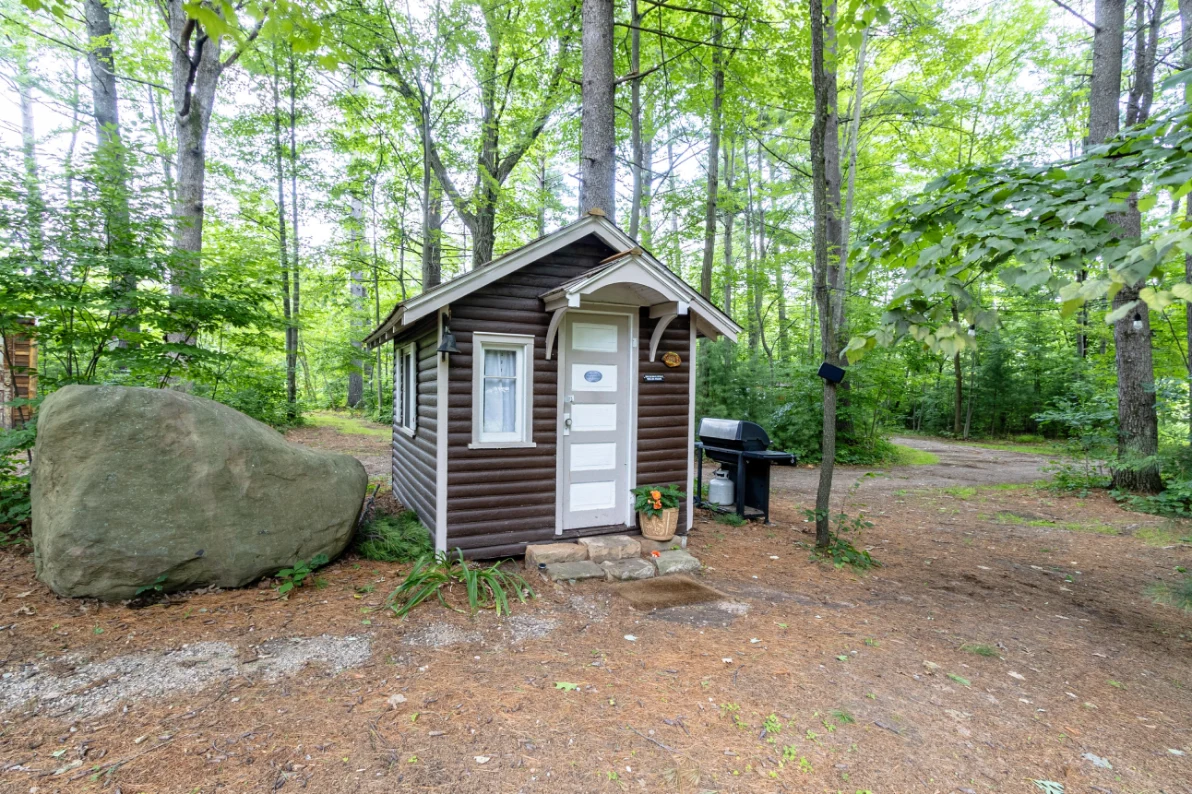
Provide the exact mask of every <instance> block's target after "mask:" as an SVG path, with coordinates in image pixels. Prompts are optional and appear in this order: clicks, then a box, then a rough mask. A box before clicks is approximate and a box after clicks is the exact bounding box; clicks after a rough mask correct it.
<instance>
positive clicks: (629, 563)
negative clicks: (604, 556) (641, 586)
mask: <svg viewBox="0 0 1192 794" xmlns="http://www.w3.org/2000/svg"><path fill="white" fill-rule="evenodd" d="M600 567H601V568H603V569H604V570H605V572H606V574H607V575H608V580H609V581H610V582H632V581H635V580H637V579H649V578H651V577H652V576H654V574H655V572H656V569H655V568H654V563H652V562H650V561H649V560H643V559H642V558H641V557H630V558H628V559H624V560H607V561H605V562H602V563H600Z"/></svg>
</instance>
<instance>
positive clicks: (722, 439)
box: [695, 417, 796, 524]
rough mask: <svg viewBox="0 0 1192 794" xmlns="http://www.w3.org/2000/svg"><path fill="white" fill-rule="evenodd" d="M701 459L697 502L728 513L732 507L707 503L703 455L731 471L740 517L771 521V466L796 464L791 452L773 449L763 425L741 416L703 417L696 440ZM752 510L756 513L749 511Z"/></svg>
mask: <svg viewBox="0 0 1192 794" xmlns="http://www.w3.org/2000/svg"><path fill="white" fill-rule="evenodd" d="M695 449H696V455H697V458H698V461H699V466H698V469H697V471H698V475H697V477H698V480H697V483H696V492H695V495H696V505H697V506H699V507H705V508H707V509H709V510H715V511H717V512H722V513H727V512H733V511H732V509H731V508H727V507H724V506H722V505H714V504H711V503H710V502H704V500H703V490H704V455H705V454H706V455H707V456H708V457H709V458H711V459H712V460H714V461H716V462H717V463H719V464H720V467H721V468H723V469H726V470H727V471H728V476H729V479H730V480H732V481H733V495H734V496H735V497H736V500H737V504H736V511H735V512H736V513H737V515H739V516H740V517H741V518H763V519H765V522H766V523H767V524H769V523H770V467H771V466H775V465H777V466H794V465H795V462H796V461H795V456H794V455H793V454H791V453H790V452H779V451H778V450H772V449H770V436H769V435H767V434H766V431H765V430H764V429H762V426H761V425H759V424H755V423H754V422H746V421H744V420H742V419H713V418H711V417H708V418H706V419H702V420H700V423H699V441H697V442H696V443H695ZM750 509H752V510H753V512H752V513H750V512H747V511H748V510H750Z"/></svg>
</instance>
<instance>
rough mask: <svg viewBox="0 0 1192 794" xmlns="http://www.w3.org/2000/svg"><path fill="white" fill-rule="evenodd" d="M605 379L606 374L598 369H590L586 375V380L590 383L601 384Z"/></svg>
mask: <svg viewBox="0 0 1192 794" xmlns="http://www.w3.org/2000/svg"><path fill="white" fill-rule="evenodd" d="M603 379H604V373H603V372H601V371H600V370H598V369H590V370H588V371H587V372H585V373H584V380H586V381H587V382H588V383H599V382H600V381H601V380H603Z"/></svg>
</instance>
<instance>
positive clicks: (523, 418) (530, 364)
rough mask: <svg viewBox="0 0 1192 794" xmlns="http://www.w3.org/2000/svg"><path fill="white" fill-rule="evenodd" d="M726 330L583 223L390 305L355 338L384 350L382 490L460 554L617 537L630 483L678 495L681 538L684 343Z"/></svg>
mask: <svg viewBox="0 0 1192 794" xmlns="http://www.w3.org/2000/svg"><path fill="white" fill-rule="evenodd" d="M740 330H741V329H740V328H739V327H738V326H737V325H736V324H735V323H734V322H733V321H732V320H731V319H729V318H728V317H727V316H726V315H725V314H724V313H723V312H721V311H720V310H719V309H717V308H716V307H715V306H714V305H712V303H711V302H709V301H708V300H707V299H705V298H703V297H702V296H700V294H699V293H698V292H697V291H696V290H694V289H692V288H691V287H690V286H689V285H688V284H687V283H685V282H684V281H683V280H682V279H680V278H679V277H678V276H676V275H675V274H674V273H672V272H671V271H670V270H668V269H667V268H666V267H665V266H664V265H663V264H662V263H661V262H659V261H658V260H657V259H655V258H654V257H653V256H651V255H650V254H649V253H648V252H646V251H644V250H642V249H641V248H640V247H639V246H638V245H637V243H636V242H635V241H634V240H632V239H631V238H630V237H629V236H628V235H627V234H625V233H624V232H623V231H621V230H620V229H619V228H617V227H616V226H615V225H613V224H612V223H611V222H610V221H609V220H608V219H607V218H605V217H604V216H603V215H600V214H597V213H595V212H594V213H592V214H588V215H585V216H584V217H583V218H581V219H580V220H578V221H576V222H575V223H572V224H570V225H568V226H564V227H563V228H561V229H559V230H558V231H556V232H554V233H552V234H548V235H546V236H545V237H541V238H539V239H537V240H535V241H533V242H531V243H529V244H527V245H524V246H522V247H521V248H518V249H516V250H514V251H511V252H509V253H507V254H505V255H504V256H501V257H498V258H497V259H494V260H493V261H491V262H489V263H488V264H486V265H483V266H481V267H478V268H476V269H474V270H472V271H470V272H468V273H464V274H463V275H460V276H458V277H456V278H454V279H451V280H450V281H447V282H444V283H443V284H440V285H439V286H437V287H434V288H432V289H429V290H427V291H426V292H423V293H422V294H421V295H418V296H416V297H413V298H410V299H408V300H406V301H403V302H402V303H399V304H398V305H397V306H396V307H395V308H394V309H393V311H392V312H391V313H390V314H389V316H388V317H387V318H386V319H385V321H384V322H383V323H381V325H380V326H379V327H378V328H377V329H376V330H375V331H373V332H372V334H370V335H369V337H368V338H367V339H366V344H367V345H368V346H369V347H376V346H377V345H381V344H385V343H389V342H392V344H393V346H394V352H395V356H394V361H395V377H394V383H395V389H394V412H393V492H394V495H395V496H396V497H397V498H398V499H399V500H400V501H401V502H402V503H403V504H404V505H406V506H407V507H409V508H411V509H413V510H414V511H416V512H417V514H418V517H419V519H421V521H422V523H423V524H424V525H425V526H426V527H427V529H428V530H429V531H430V532H431V534H432V535H433V536H434V542H435V548H436V549H437V550H448V549H455V548H459V549H462V550H463V552H464V554H465V555H466V556H468V557H472V558H486V557H497V556H503V555H508V554H519V553H521V552H523V551H524V549H525V546H526V544H529V543H541V542H544V541H551V540H561V539H565V538H575V537H580V536H587V535H600V534H612V533H623V532H625V531H626V530H627V528H632V527H634V526H636V523H637V519H636V516H635V514H634V511H633V500H632V495H631V494H630V489H632V488H634V487H636V486H638V485H639V484H640V485H650V484H667V483H674V484H677V485H679V486H681V487H682V488H683V489H684V491H685V492H687V493H688V497H687V503H686V504H685V505H683V506H681V508H680V516H679V532H680V534H685V533H686V531H687V530H688V529H689V528H690V527H691V496H690V490H691V482H692V480H693V478H694V476H695V475H694V468H693V444H694V437H693V433H694V423H695V372H696V368H695V365H696V338H697V337H698V336H705V337H708V338H713V339H714V338H717V337H721V336H725V337H728V338H729V339H733V340H735V339H736V337H737V334H738V333H739V332H740ZM452 342H454V347H455V349H456V351H457V352H447V351H448V350H449V349H450V348H451V347H452Z"/></svg>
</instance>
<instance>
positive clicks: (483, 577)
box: [386, 549, 534, 618]
mask: <svg viewBox="0 0 1192 794" xmlns="http://www.w3.org/2000/svg"><path fill="white" fill-rule="evenodd" d="M455 557H456V559H454V560H452V559H451V558H450V556H449V555H448V554H447V553H445V552H438V553H437V554H433V555H431V554H426V555H423V556H422V557H420V558H419V559H418V560H417V561H416V562H415V563H414V568H413V569H412V570H411V571H410V572H409V573H408V574H407V575H406V578H405V579H403V580H402V583H401V584H400V585H398V587H397V589H396V590H394V591H393V592H392V593H390V594H389V598H388V599H387V601H386V603H387V604H388V605H389V608H390V609H392V610H393V612H394V614H395V615H397V616H398V617H401V618H404V617H405V616H406V615H408V614H410V610H411V609H413V608H414V607H416V606H418V605H419V604H421V603H422V602H423V601H426V600H427V599H429V598H431V597H432V596H434V597H436V598H438V599H439V603H440V604H442V605H443V606H445V607H447V608H449V609H454V610H455V611H456V612H463V611H464V610H462V609H459V608H457V607H454V606H452V605H451V604H450V603H449V602H448V595H449V594H451V593H452V592H453V591H454V590H455V589H456V588H457V587H458V588H459V589H462V590H463V592H464V595H465V597H466V599H467V604H468V611H469V612H470V613H471V614H473V615H475V614H476V613H477V612H478V611H479V610H481V609H492V610H494V611H495V612H496V613H497V614H498V615H505V614H508V613H509V596H510V594H512V595H513V596H515V597H516V598H517V600H518V601H520V602H521V603H523V604H524V603H525V602H526V599H527V598H533V597H534V591H533V590H532V589H531V588H530V585H529V584H528V583H527V582H526V580H525V579H523V578H522V577H521V576H519V575H518V574H516V573H511V572H509V571H505V570H503V569H502V564H503V563H502V562H497V563H494V564H493V565H490V566H488V567H480V566H471V565H469V564H468V563H467V561H466V560H464V555H463V552H462V551H460V550H459V549H456V551H455Z"/></svg>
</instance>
